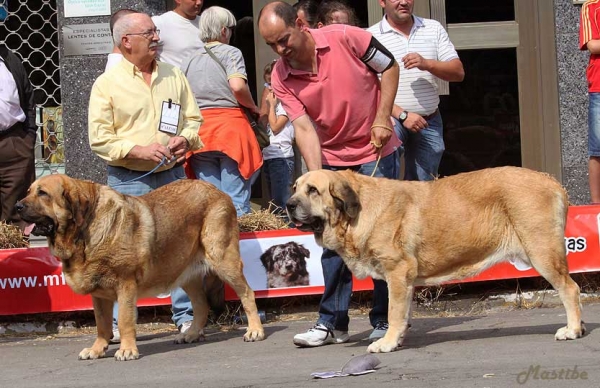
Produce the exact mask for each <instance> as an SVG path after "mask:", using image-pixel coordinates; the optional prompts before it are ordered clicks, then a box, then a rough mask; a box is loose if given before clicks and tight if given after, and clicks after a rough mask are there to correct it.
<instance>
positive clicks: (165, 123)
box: [158, 99, 181, 135]
mask: <svg viewBox="0 0 600 388" xmlns="http://www.w3.org/2000/svg"><path fill="white" fill-rule="evenodd" d="M180 112H181V105H179V104H175V103H174V102H172V101H171V100H170V99H169V101H163V103H162V110H161V113H160V124H159V126H158V130H159V131H161V132H165V133H170V134H172V135H176V134H177V128H178V127H179V113H180Z"/></svg>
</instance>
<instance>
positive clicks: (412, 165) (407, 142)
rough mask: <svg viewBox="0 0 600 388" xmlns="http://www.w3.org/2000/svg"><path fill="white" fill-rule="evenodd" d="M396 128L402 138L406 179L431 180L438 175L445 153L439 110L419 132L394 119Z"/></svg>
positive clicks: (401, 150)
mask: <svg viewBox="0 0 600 388" xmlns="http://www.w3.org/2000/svg"><path fill="white" fill-rule="evenodd" d="M394 123H395V125H394V129H395V130H396V134H397V135H398V138H399V139H400V140H402V146H401V147H400V154H402V152H404V162H405V163H404V180H405V181H431V180H433V179H434V178H436V177H437V176H438V167H439V166H440V161H441V160H442V154H443V153H444V149H445V147H444V124H443V123H442V116H441V115H440V112H439V111H438V112H437V113H436V114H435V116H433V117H432V118H430V119H429V120H427V124H428V126H427V127H426V128H425V129H423V130H422V131H419V132H417V133H413V132H411V131H409V130H408V129H406V128H404V126H403V125H402V124H400V122H399V121H398V120H396V119H394Z"/></svg>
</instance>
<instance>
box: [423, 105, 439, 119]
mask: <svg viewBox="0 0 600 388" xmlns="http://www.w3.org/2000/svg"><path fill="white" fill-rule="evenodd" d="M438 111H439V109H437V108H436V109H435V110H434V111H433V113H432V114H430V115H427V116H421V117H423V118H424V119H425V120H430V119H432V118H433V117H434V116H435V115H437V114H438Z"/></svg>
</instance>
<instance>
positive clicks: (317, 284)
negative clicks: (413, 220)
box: [0, 206, 600, 315]
mask: <svg viewBox="0 0 600 388" xmlns="http://www.w3.org/2000/svg"><path fill="white" fill-rule="evenodd" d="M599 226H600V206H572V207H570V208H569V215H568V221H567V228H566V231H565V246H566V247H567V257H568V261H569V269H570V271H571V272H572V273H576V272H594V271H599V270H600V255H599V254H600V241H599V232H598V230H599ZM540 233H542V231H540ZM290 241H294V242H296V243H297V244H298V245H301V246H303V247H305V248H306V249H308V251H310V254H309V255H308V256H306V260H305V262H306V268H307V270H308V273H309V276H308V277H307V280H306V281H307V283H306V284H305V285H301V286H293V287H277V288H272V287H271V288H270V287H268V282H267V278H268V275H267V272H266V269H265V268H264V266H263V265H262V263H261V260H260V257H261V256H262V254H263V253H265V252H266V251H267V250H268V248H270V247H272V246H274V245H280V244H281V245H283V244H287V243H289V242H290ZM240 251H241V255H242V260H243V261H244V274H245V276H246V279H247V280H248V283H249V284H250V286H251V287H252V289H253V290H255V293H256V296H257V297H258V298H270V297H279V296H296V295H313V294H320V293H322V292H323V274H322V272H321V265H320V258H321V252H322V248H320V247H318V246H317V245H316V243H315V241H314V238H313V236H312V235H311V234H308V233H302V232H299V231H297V230H278V231H268V232H256V233H242V234H241V236H240ZM531 276H538V274H537V272H536V271H535V270H533V269H529V270H525V271H520V270H518V269H517V268H515V266H513V265H511V264H510V263H503V264H499V265H497V266H494V267H492V268H490V269H488V270H486V271H484V272H482V273H481V274H479V275H478V276H476V277H474V278H470V279H466V280H462V282H474V281H485V280H500V279H512V278H521V277H531ZM372 288H373V283H372V281H371V280H370V279H363V280H357V279H355V281H354V287H353V289H354V290H355V291H362V290H370V289H372ZM225 297H226V299H227V300H235V299H237V296H236V295H235V293H234V292H233V291H232V290H231V289H230V288H226V290H225ZM164 304H170V299H169V298H147V299H142V300H140V301H139V302H138V305H139V306H154V305H164ZM89 309H92V301H91V298H90V296H89V295H85V296H84V295H77V294H75V293H73V291H71V289H70V288H69V286H67V284H66V282H65V279H64V276H63V273H62V266H61V263H60V261H59V260H57V259H56V258H55V257H53V256H52V255H51V254H50V252H49V250H48V248H30V249H4V250H0V315H13V314H28V313H43V312H55V311H76V310H89Z"/></svg>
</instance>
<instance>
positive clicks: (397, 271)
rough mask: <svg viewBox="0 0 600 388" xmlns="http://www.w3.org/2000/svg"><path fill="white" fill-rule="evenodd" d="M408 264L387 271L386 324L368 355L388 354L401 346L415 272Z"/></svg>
mask: <svg viewBox="0 0 600 388" xmlns="http://www.w3.org/2000/svg"><path fill="white" fill-rule="evenodd" d="M409 267H410V266H409V264H407V263H406V262H401V263H400V264H398V265H397V267H396V268H394V269H393V270H391V271H390V270H388V273H387V278H386V281H387V284H388V290H389V299H390V301H389V308H388V323H389V328H388V331H387V333H386V334H385V336H384V337H383V338H381V339H379V340H377V341H375V342H373V343H372V344H371V345H369V347H368V348H367V351H368V352H370V353H388V352H392V351H394V350H396V349H398V346H401V345H402V342H403V341H404V337H405V336H406V332H407V329H408V320H409V318H410V312H411V311H410V306H411V302H412V296H413V291H414V286H413V282H414V278H415V275H416V271H413V270H411V269H410V268H409Z"/></svg>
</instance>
